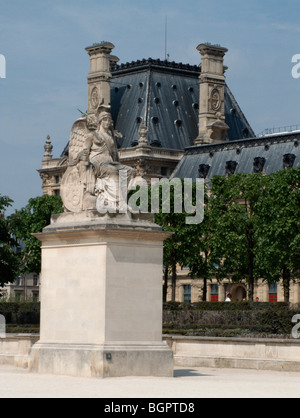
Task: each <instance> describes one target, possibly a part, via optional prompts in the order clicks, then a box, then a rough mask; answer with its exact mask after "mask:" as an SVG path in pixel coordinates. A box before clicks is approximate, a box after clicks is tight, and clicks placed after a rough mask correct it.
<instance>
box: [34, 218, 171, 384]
mask: <svg viewBox="0 0 300 418" xmlns="http://www.w3.org/2000/svg"><path fill="white" fill-rule="evenodd" d="M168 236H169V235H168V234H165V233H163V232H162V231H161V229H160V227H158V226H157V225H155V224H153V223H152V222H151V221H149V220H141V219H136V220H134V219H131V218H128V217H127V215H123V217H122V215H118V216H114V217H108V216H105V217H100V216H99V215H98V214H96V213H94V212H86V213H80V214H73V213H65V214H61V215H56V216H55V217H53V219H52V222H51V225H50V226H49V227H47V228H45V229H44V231H43V233H41V234H37V235H36V237H37V238H38V239H39V240H41V241H42V289H41V330H40V341H39V342H38V343H37V344H35V345H34V347H33V349H32V352H31V358H30V364H29V369H30V371H32V372H40V373H53V374H64V375H73V376H85V377H89V376H90V377H106V376H172V375H173V358H172V351H171V350H170V349H169V348H168V346H167V345H166V343H163V342H162V254H163V241H164V240H165V239H166V238H167V237H168Z"/></svg>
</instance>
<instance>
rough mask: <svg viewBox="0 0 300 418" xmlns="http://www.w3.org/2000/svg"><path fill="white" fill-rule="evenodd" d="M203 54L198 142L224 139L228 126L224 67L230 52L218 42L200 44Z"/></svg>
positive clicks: (197, 143)
mask: <svg viewBox="0 0 300 418" xmlns="http://www.w3.org/2000/svg"><path fill="white" fill-rule="evenodd" d="M197 50H198V51H199V52H200V54H201V74H200V77H199V79H200V103H199V134H198V137H197V138H196V139H195V144H196V145H201V144H213V143H217V142H224V141H226V139H227V131H228V129H229V127H228V125H227V124H226V123H225V103H224V102H225V100H224V96H225V76H224V72H225V68H224V56H225V54H226V52H227V51H228V50H227V49H226V48H223V47H221V46H219V45H210V44H200V45H199V46H198V47H197Z"/></svg>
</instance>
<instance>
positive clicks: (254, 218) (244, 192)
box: [209, 173, 265, 301]
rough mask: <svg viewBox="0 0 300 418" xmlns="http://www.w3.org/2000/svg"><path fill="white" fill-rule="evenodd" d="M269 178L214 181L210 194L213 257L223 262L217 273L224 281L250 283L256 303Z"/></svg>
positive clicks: (242, 176) (237, 176) (251, 176)
mask: <svg viewBox="0 0 300 418" xmlns="http://www.w3.org/2000/svg"><path fill="white" fill-rule="evenodd" d="M264 184H265V177H264V176H263V175H261V174H256V173H255V174H235V175H232V176H229V177H228V178H226V177H214V178H213V179H212V187H211V195H210V202H209V204H210V212H211V225H213V231H212V235H211V241H212V248H213V255H214V257H215V258H216V259H219V260H222V261H221V263H220V265H219V268H218V269H217V270H216V275H217V277H218V278H219V279H220V280H221V279H224V278H226V277H227V278H228V277H230V278H231V279H232V280H233V281H235V282H239V281H242V280H246V281H247V283H248V297H249V300H251V301H252V300H253V294H254V283H255V280H256V279H258V278H259V277H260V267H259V259H260V257H259V255H258V252H259V250H261V249H262V247H261V246H260V245H259V239H260V232H261V229H260V228H261V218H260V213H259V204H258V202H260V204H261V201H260V197H261V194H262V191H263V189H264Z"/></svg>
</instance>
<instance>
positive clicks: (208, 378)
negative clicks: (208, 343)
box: [0, 366, 300, 399]
mask: <svg viewBox="0 0 300 418" xmlns="http://www.w3.org/2000/svg"><path fill="white" fill-rule="evenodd" d="M299 395H300V373H287V372H272V371H256V370H238V369H212V368H189V369H188V368H178V367H177V368H175V371H174V378H154V377H122V378H106V379H86V378H75V377H67V376H49V375H38V374H29V373H28V372H27V371H26V370H23V369H17V368H14V367H10V366H0V398H164V399H167V398H232V397H234V398H299Z"/></svg>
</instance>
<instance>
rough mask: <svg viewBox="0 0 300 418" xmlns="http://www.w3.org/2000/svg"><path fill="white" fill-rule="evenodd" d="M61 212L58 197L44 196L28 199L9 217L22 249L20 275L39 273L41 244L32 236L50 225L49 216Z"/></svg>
mask: <svg viewBox="0 0 300 418" xmlns="http://www.w3.org/2000/svg"><path fill="white" fill-rule="evenodd" d="M62 211H63V207H62V201H61V198H60V197H59V196H48V195H44V196H41V197H36V198H32V199H29V201H28V204H27V205H26V206H25V207H24V208H22V209H20V210H17V211H16V212H15V213H14V214H12V215H11V216H10V217H9V222H10V225H11V230H12V233H13V234H14V236H15V238H16V239H17V240H18V241H19V242H20V243H22V247H24V249H23V251H22V253H21V273H29V272H35V273H39V272H40V271H41V243H40V241H38V240H37V239H36V238H35V237H34V236H33V235H32V234H34V233H38V232H42V230H43V228H45V227H46V226H47V225H49V224H50V220H51V215H52V214H55V213H61V212H62Z"/></svg>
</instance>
